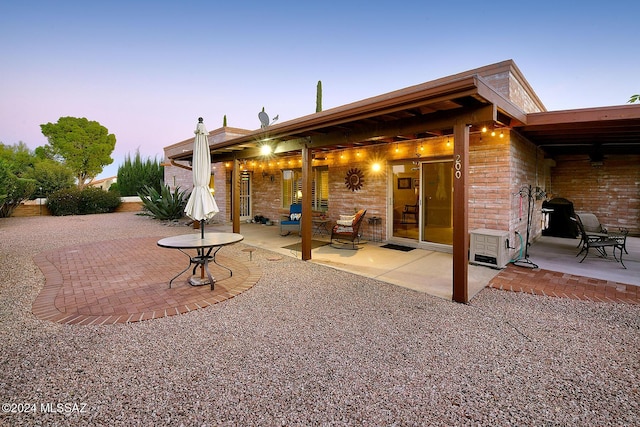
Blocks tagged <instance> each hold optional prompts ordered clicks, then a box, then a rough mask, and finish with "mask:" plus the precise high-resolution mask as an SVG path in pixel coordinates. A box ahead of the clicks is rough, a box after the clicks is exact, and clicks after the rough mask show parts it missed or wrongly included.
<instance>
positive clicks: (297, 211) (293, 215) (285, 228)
mask: <svg viewBox="0 0 640 427" xmlns="http://www.w3.org/2000/svg"><path fill="white" fill-rule="evenodd" d="M300 218H302V205H301V204H299V203H297V204H293V205H291V206H290V207H289V215H288V216H287V218H286V219H284V220H283V221H280V235H281V236H286V235H288V234H289V233H291V232H292V231H297V232H298V234H300Z"/></svg>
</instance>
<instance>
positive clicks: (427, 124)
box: [211, 105, 497, 163]
mask: <svg viewBox="0 0 640 427" xmlns="http://www.w3.org/2000/svg"><path fill="white" fill-rule="evenodd" d="M496 117H497V110H496V107H495V106H494V105H485V106H482V107H477V108H465V109H464V110H463V111H460V110H454V111H447V112H441V113H434V114H430V115H428V116H421V117H412V118H408V119H399V120H395V121H391V122H387V123H378V124H376V125H370V126H367V127H363V128H361V129H358V130H351V131H349V132H348V134H347V135H345V132H344V131H340V132H332V133H327V134H324V135H316V136H314V137H313V140H312V142H311V143H310V145H309V146H310V147H312V148H313V149H318V148H322V147H325V146H331V145H336V144H350V143H353V142H360V141H364V140H367V139H370V138H375V137H379V136H397V135H411V134H416V133H421V132H426V131H433V130H441V129H451V128H453V126H454V125H455V123H457V122H464V123H469V124H479V123H489V122H493V121H495V120H496ZM273 139H274V140H277V137H274V138H273ZM308 143H309V137H307V136H301V137H299V138H294V139H289V140H287V141H279V142H277V143H276V146H275V148H274V153H286V152H288V151H297V150H300V149H301V148H302V147H303V146H304V144H308ZM258 156H260V149H259V148H246V149H244V150H241V151H236V152H233V153H227V152H225V153H213V155H212V157H211V161H212V162H213V163H216V162H225V161H229V160H230V159H232V158H236V157H237V158H246V159H249V158H253V157H258Z"/></svg>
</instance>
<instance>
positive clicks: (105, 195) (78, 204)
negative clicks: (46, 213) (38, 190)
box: [47, 187, 120, 216]
mask: <svg viewBox="0 0 640 427" xmlns="http://www.w3.org/2000/svg"><path fill="white" fill-rule="evenodd" d="M118 206H120V195H119V194H118V193H116V192H108V191H103V190H101V189H99V188H96V187H86V188H84V189H83V190H78V189H77V188H76V187H74V188H67V189H64V190H59V191H56V192H54V193H52V194H51V195H50V196H49V197H48V198H47V207H48V208H49V210H50V211H51V214H52V215H55V216H64V215H88V214H95V213H107V212H113V211H114V210H116V208H117V207H118Z"/></svg>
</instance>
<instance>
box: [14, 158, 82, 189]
mask: <svg viewBox="0 0 640 427" xmlns="http://www.w3.org/2000/svg"><path fill="white" fill-rule="evenodd" d="M25 177H26V178H31V179H33V180H35V182H36V196H37V197H49V195H50V194H51V193H53V192H56V191H58V190H63V189H67V188H70V187H73V186H74V177H73V172H72V171H71V170H70V169H69V168H68V167H66V166H65V165H63V164H61V163H58V162H56V161H55V160H51V159H40V160H37V161H36V162H35V164H34V165H33V168H32V169H31V170H29V171H28V172H27V173H25Z"/></svg>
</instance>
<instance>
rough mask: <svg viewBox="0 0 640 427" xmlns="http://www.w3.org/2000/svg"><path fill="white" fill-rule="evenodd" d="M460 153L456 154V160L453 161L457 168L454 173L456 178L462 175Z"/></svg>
mask: <svg viewBox="0 0 640 427" xmlns="http://www.w3.org/2000/svg"><path fill="white" fill-rule="evenodd" d="M461 158H462V157H461V156H460V154H456V160H455V161H454V163H453V168H454V169H455V170H456V171H455V172H454V175H455V177H456V179H460V178H461V177H462V160H461Z"/></svg>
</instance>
